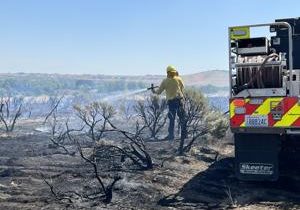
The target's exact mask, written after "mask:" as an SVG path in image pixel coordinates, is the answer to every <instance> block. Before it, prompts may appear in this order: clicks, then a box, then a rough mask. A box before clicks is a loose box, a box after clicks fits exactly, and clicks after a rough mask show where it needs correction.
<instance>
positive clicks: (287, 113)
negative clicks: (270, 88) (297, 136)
mask: <svg viewBox="0 0 300 210" xmlns="http://www.w3.org/2000/svg"><path fill="white" fill-rule="evenodd" d="M233 100H234V99H233ZM233 100H232V101H233ZM232 101H231V103H230V125H231V126H232V127H245V115H268V122H269V127H300V105H298V98H297V97H274V98H265V100H264V101H263V103H262V104H261V105H253V104H250V103H249V101H250V99H246V100H245V102H246V104H245V108H246V113H245V114H235V113H234V108H235V106H234V105H233V103H232ZM278 108H279V110H282V115H283V116H282V119H281V120H275V119H273V114H272V112H271V111H272V110H274V111H276V110H277V109H278Z"/></svg>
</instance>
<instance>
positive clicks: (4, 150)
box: [0, 127, 300, 210]
mask: <svg viewBox="0 0 300 210" xmlns="http://www.w3.org/2000/svg"><path fill="white" fill-rule="evenodd" d="M23 128H24V127H23ZM177 143H178V142H176V143H170V142H168V141H151V140H149V141H146V146H147V149H148V150H149V152H150V154H151V155H152V157H153V158H154V166H155V167H154V169H151V170H144V171H143V170H133V169H132V170H123V171H122V172H121V173H122V179H121V180H120V181H119V182H118V183H117V184H116V185H115V188H114V192H113V194H114V197H113V200H112V202H111V203H110V204H108V205H104V204H102V203H101V202H95V201H84V200H82V199H81V198H80V197H76V195H74V196H73V197H71V199H72V202H73V203H72V204H70V203H68V202H67V201H64V200H58V199H57V198H55V196H53V194H52V193H51V192H50V189H49V187H48V186H47V185H46V184H45V182H44V181H43V178H42V177H43V176H45V177H51V179H48V181H49V182H51V183H53V186H54V189H55V190H56V191H57V192H59V191H77V192H78V191H82V190H83V191H84V190H86V191H89V190H91V188H92V187H93V186H94V185H95V183H94V181H93V179H92V172H91V168H90V167H89V166H88V165H87V164H86V163H84V162H83V161H82V159H81V158H80V157H79V155H74V156H69V155H66V154H65V152H64V151H63V150H60V149H57V148H53V145H51V144H50V142H49V139H48V136H47V135H46V134H44V133H41V132H37V131H32V132H27V133H26V132H16V133H15V134H11V135H1V139H0V154H1V157H0V209H7V210H9V209H68V208H73V209H104V208H106V209H228V208H233V209H234V208H239V209H298V208H300V198H299V197H300V196H299V192H300V190H299V189H300V188H299V185H300V184H299V181H297V180H296V179H294V178H293V179H292V178H291V177H288V176H282V177H280V179H279V181H277V182H265V183H263V182H240V181H238V180H236V179H235V177H234V173H233V167H234V163H233V146H232V144H230V143H225V142H224V143H222V142H221V143H220V142H219V143H218V146H216V145H215V144H212V143H210V145H207V144H206V145H204V144H199V145H197V146H196V147H195V148H193V149H192V150H191V152H190V154H188V155H186V156H180V157H179V156H176V155H174V154H175V151H176V148H177V145H176V144H177ZM206 143H207V142H206ZM67 146H68V145H67ZM217 154H218V155H217ZM42 175H43V176H42ZM79 184H81V185H82V184H83V186H84V188H78V186H79Z"/></svg>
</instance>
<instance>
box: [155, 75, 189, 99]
mask: <svg viewBox="0 0 300 210" xmlns="http://www.w3.org/2000/svg"><path fill="white" fill-rule="evenodd" d="M183 89H184V85H183V81H182V79H181V78H180V77H178V76H175V77H173V78H169V77H168V78H166V79H164V80H163V81H162V82H161V84H160V86H159V88H158V90H157V91H155V92H156V93H157V94H161V93H162V92H163V91H164V90H165V91H166V99H167V100H171V99H174V98H175V97H181V98H182V97H183Z"/></svg>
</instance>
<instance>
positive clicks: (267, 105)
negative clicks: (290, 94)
mask: <svg viewBox="0 0 300 210" xmlns="http://www.w3.org/2000/svg"><path fill="white" fill-rule="evenodd" d="M282 100H283V98H267V99H266V100H265V101H264V102H263V104H262V105H260V106H259V107H258V108H257V109H256V110H255V111H254V112H253V115H267V114H269V113H270V111H271V102H273V105H274V106H277V105H278V104H279V103H280V102H281V101H282Z"/></svg>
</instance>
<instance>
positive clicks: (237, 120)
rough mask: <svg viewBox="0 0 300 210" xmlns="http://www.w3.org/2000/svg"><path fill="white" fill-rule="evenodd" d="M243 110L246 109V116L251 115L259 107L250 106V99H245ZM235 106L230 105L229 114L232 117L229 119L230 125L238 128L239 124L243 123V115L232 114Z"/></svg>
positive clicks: (255, 105) (256, 105)
mask: <svg viewBox="0 0 300 210" xmlns="http://www.w3.org/2000/svg"><path fill="white" fill-rule="evenodd" d="M245 102H246V103H245V106H244V107H245V108H246V114H247V115H251V114H252V113H253V112H254V111H255V110H256V109H257V107H258V106H259V105H258V104H250V103H249V102H250V99H249V98H247V99H245ZM234 108H235V106H234V105H233V103H231V104H230V112H231V113H232V117H231V118H230V125H231V126H233V127H240V126H241V124H243V123H244V121H245V114H235V113H234Z"/></svg>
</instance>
